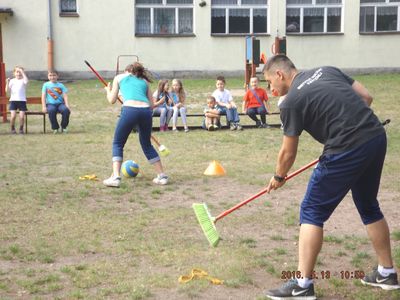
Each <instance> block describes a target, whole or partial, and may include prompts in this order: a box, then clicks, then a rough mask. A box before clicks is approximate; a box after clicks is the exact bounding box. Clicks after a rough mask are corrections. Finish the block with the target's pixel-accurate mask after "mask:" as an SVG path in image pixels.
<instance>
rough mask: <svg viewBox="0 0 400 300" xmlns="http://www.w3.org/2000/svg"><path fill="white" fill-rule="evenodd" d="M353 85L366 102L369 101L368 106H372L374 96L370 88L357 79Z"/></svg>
mask: <svg viewBox="0 0 400 300" xmlns="http://www.w3.org/2000/svg"><path fill="white" fill-rule="evenodd" d="M351 87H352V88H353V90H354V91H355V92H356V93H357V94H358V95H359V96H360V97H361V98H362V99H363V100H364V102H365V103H367V105H368V106H371V103H372V100H373V98H372V96H371V94H370V93H369V92H368V90H367V89H366V88H365V87H364V86H363V85H362V84H361V83H360V82H358V81H357V80H355V81H354V82H353V84H352V86H351Z"/></svg>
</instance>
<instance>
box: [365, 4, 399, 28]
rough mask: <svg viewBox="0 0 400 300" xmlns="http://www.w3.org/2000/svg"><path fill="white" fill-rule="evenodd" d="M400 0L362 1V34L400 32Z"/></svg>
mask: <svg viewBox="0 0 400 300" xmlns="http://www.w3.org/2000/svg"><path fill="white" fill-rule="evenodd" d="M399 15H400V0H361V1H360V33H375V32H398V31H400V21H399Z"/></svg>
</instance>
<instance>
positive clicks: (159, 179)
mask: <svg viewBox="0 0 400 300" xmlns="http://www.w3.org/2000/svg"><path fill="white" fill-rule="evenodd" d="M153 182H154V183H155V184H160V185H166V184H167V183H168V176H167V175H157V177H156V178H154V179H153Z"/></svg>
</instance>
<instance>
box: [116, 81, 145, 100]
mask: <svg viewBox="0 0 400 300" xmlns="http://www.w3.org/2000/svg"><path fill="white" fill-rule="evenodd" d="M121 75H123V76H121V78H119V81H118V82H119V89H120V91H121V94H122V97H123V99H124V102H125V101H129V100H136V101H141V102H146V103H150V102H149V99H148V98H147V88H148V87H147V82H146V81H145V80H144V79H141V78H138V77H136V76H133V75H126V74H121Z"/></svg>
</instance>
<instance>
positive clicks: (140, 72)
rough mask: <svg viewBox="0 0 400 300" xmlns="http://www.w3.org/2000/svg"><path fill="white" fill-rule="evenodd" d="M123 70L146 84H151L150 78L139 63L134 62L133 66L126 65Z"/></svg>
mask: <svg viewBox="0 0 400 300" xmlns="http://www.w3.org/2000/svg"><path fill="white" fill-rule="evenodd" d="M125 70H126V71H128V72H130V73H132V74H133V75H135V76H136V77H138V78H142V79H145V80H146V81H148V82H152V80H151V77H150V76H149V74H148V72H147V71H146V70H145V69H144V67H143V65H142V64H141V63H140V62H134V63H133V64H130V65H128V66H127V67H126V68H125Z"/></svg>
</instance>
